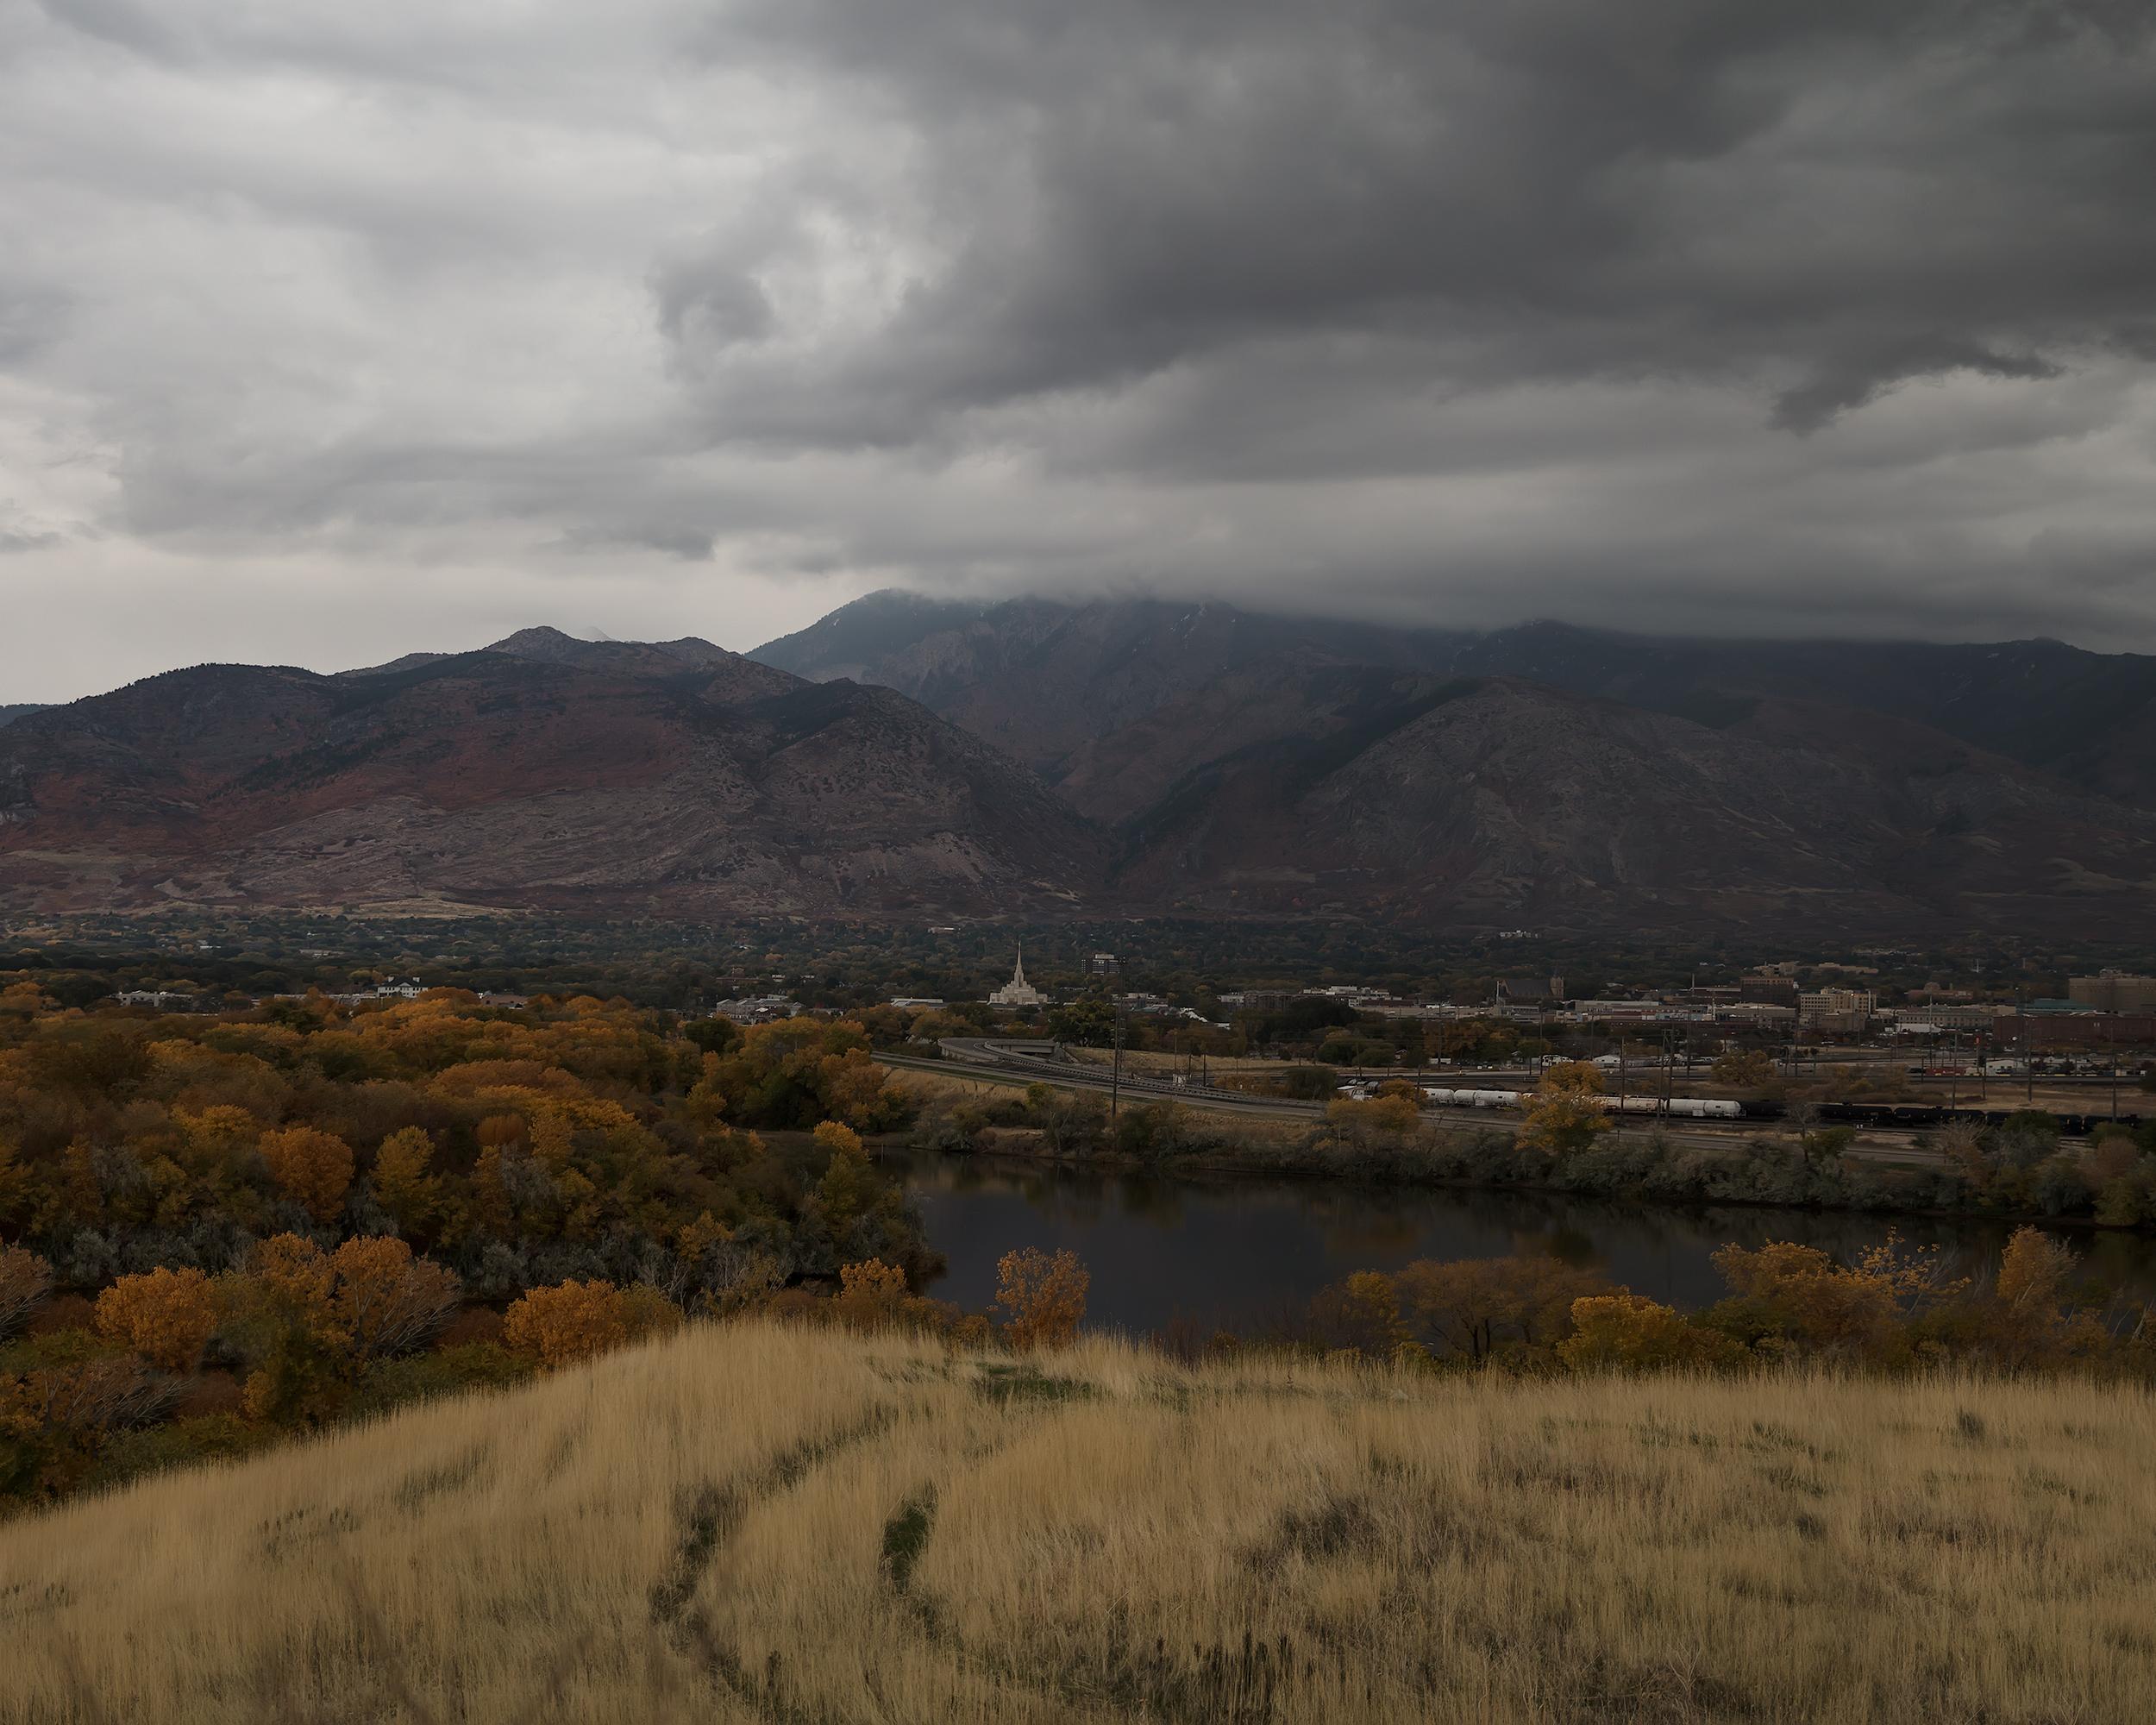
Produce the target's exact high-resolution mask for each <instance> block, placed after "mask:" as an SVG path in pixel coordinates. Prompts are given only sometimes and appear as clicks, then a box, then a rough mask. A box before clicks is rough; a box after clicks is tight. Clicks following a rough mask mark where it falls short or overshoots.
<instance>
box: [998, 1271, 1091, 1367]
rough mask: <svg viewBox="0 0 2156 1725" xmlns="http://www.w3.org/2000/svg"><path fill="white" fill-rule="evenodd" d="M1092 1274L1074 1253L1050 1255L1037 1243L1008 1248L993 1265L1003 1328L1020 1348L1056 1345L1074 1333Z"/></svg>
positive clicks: (1079, 1321) (1084, 1304)
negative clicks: (1017, 1249)
mask: <svg viewBox="0 0 2156 1725" xmlns="http://www.w3.org/2000/svg"><path fill="white" fill-rule="evenodd" d="M1092 1285H1093V1278H1092V1277H1090V1276H1088V1275H1087V1273H1086V1267H1085V1265H1084V1264H1081V1263H1080V1262H1079V1261H1078V1256H1077V1254H1076V1253H1075V1252H1073V1251H1058V1252H1056V1254H1055V1256H1053V1257H1052V1258H1051V1257H1050V1255H1049V1254H1048V1253H1046V1252H1044V1251H1041V1250H1040V1249H1039V1248H1038V1247H1037V1246H1027V1247H1026V1248H1025V1250H1024V1251H1010V1252H1006V1253H1005V1254H1004V1255H1003V1257H1002V1258H1000V1259H999V1260H998V1261H997V1264H996V1297H995V1303H996V1306H997V1308H998V1309H999V1310H1000V1311H1002V1312H1003V1313H1004V1314H1006V1315H1005V1319H1004V1326H1003V1327H1004V1333H1005V1334H1006V1335H1007V1336H1009V1337H1010V1339H1011V1340H1012V1344H1013V1345H1014V1346H1018V1347H1025V1348H1030V1347H1058V1346H1062V1345H1063V1344H1065V1343H1067V1342H1069V1341H1070V1340H1071V1339H1073V1338H1074V1337H1075V1336H1076V1335H1077V1333H1078V1326H1079V1325H1080V1323H1081V1322H1082V1321H1083V1320H1084V1319H1085V1315H1086V1292H1087V1289H1089V1288H1090V1287H1091V1286H1092Z"/></svg>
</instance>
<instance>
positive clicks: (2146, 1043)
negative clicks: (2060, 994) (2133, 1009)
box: [1992, 1011, 2156, 1057]
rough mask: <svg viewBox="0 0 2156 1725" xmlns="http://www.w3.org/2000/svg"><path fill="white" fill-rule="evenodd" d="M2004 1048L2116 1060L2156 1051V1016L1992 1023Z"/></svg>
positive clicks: (2041, 1017) (2057, 1016) (2027, 1017)
mask: <svg viewBox="0 0 2156 1725" xmlns="http://www.w3.org/2000/svg"><path fill="white" fill-rule="evenodd" d="M1992 1036H1993V1038H1994V1039H1995V1040H1996V1043H1997V1044H1998V1045H1999V1046H2000V1047H2001V1048H2019V1049H2046V1048H2085V1049H2089V1050H2091V1051H2094V1052H2095V1053H2096V1054H2097V1055H2098V1056H2099V1057H2102V1056H2103V1053H2104V1051H2106V1050H2107V1049H2108V1050H2109V1051H2112V1056H2113V1057H2117V1055H2118V1054H2120V1053H2121V1052H2122V1051H2126V1050H2128V1049H2133V1050H2145V1049H2148V1048H2151V1047H2156V1013H2091V1012H2085V1011H2084V1012H2078V1013H2034V1012H2031V1013H2015V1014H2012V1015H2009V1017H2006V1018H2002V1019H1993V1020H1992Z"/></svg>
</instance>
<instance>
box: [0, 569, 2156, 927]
mask: <svg viewBox="0 0 2156 1725" xmlns="http://www.w3.org/2000/svg"><path fill="white" fill-rule="evenodd" d="M168 903H185V904H190V905H208V906H216V905H229V906H241V905H265V906H339V907H343V908H349V909H355V910H373V911H388V910H393V909H394V910H417V909H423V908H425V909H438V910H452V909H465V908H499V909H511V908H523V907H537V908H545V909H553V910H561V911H570V912H578V913H588V914H592V915H623V914H645V913H665V914H669V915H681V916H690V917H712V918H716V917H724V916H734V915H749V914H761V913H793V914H809V915H857V916H863V917H894V916H911V915H915V914H919V913H1016V914H1023V915H1028V916H1041V915H1049V914H1054V913H1058V912H1062V911H1077V910H1087V911H1119V912H1132V913H1138V912H1152V913H1169V912H1172V913H1186V914H1191V915H1200V916H1208V917H1215V916H1239V915H1259V916H1267V917H1273V916H1296V915H1311V914H1351V915H1360V916H1366V917H1371V918H1378V919H1398V920H1401V921H1404V922H1407V923H1410V924H1413V925H1416V926H1418V927H1424V928H1429V927H1445V926H1458V927H1462V928H1463V929H1473V928H1487V927H1489V926H1493V925H1502V926H1511V925H1520V924H1530V925H1540V926H1545V927H1550V928H1553V929H1555V928H1562V929H1579V930H1615V929H1638V930H1656V931H1673V930H1688V929H1689V930H1694V931H1706V930H1709V929H1714V930H1727V931H1741V930H1748V929H1751V930H1760V931H1768V930H1773V931H1783V932H1796V931H1814V932H1835V933H1847V934H1857V933H1866V932H1878V933H1882V934H1886V933H1897V932H1898V933H1913V932H1923V933H1927V934H1946V933H1952V932H1954V931H1965V930H1979V929H1982V930H1994V931H2029V932H2038V931H2041V932H2045V933H2050V934H2057V935H2064V936H2069V937H2083V938H2096V939H2100V938H2147V937H2149V936H2150V935H2152V934H2156V659H2151V658H2148V657H2144V656H2140V655H2107V654H2097V653H2090V652H2086V651H2084V650H2082V649H2076V648H2073V647H2070V646H2066V645H2064V644H2062V643H2057V642H2051V641H2029V642H2015V643H2002V644H1991V645H1937V644H1927V643H1846V642H1787V641H1783V642H1716V641H1706V640H1683V639H1672V638H1666V637H1645V636H1626V635H1623V634H1618V633H1612V632H1606V631H1595V630H1582V629H1575V628H1570V627H1567V626H1565V625H1563V624H1550V623H1542V624H1528V625H1525V626H1523V627H1520V628H1517V629H1512V630H1500V631H1495V632H1490V633H1476V632H1470V631H1464V630H1446V629H1441V628H1429V629H1415V628H1395V627H1388V626H1380V625H1376V624H1368V623H1357V622H1350V621H1338V620H1332V619H1326V618H1288V617H1279V616H1270V615H1266V614H1263V613H1257V612H1247V611H1244V610H1241V609H1239V608H1237V607H1235V606H1232V605H1220V604H1207V605H1175V604H1169V603H1166V602H1161V601H1152V600H1131V599H1123V600H1098V601H1093V602H1086V603H1068V602H1060V601H1056V600H1050V599H1014V600H1008V601H1003V602H999V603H993V604H982V605H971V604H962V603H956V602H952V601H946V600H936V599H925V598H922V597H919V596H917V595H912V594H906V593H878V594H873V595H870V596H869V597H868V598H866V599H861V600H857V601H856V602H855V603H853V604H851V605H846V606H844V607H843V608H841V609H840V610H838V611H836V612H832V613H831V614H830V616H828V617H826V618H823V619H822V620H820V621H819V622H818V623H816V624H812V626H811V627H809V628H808V629H806V630H802V631H800V632H799V633H798V634H795V635H792V636H788V637H784V638H783V639H780V640H778V641H774V642H771V643H768V644H767V645H765V646H763V647H761V648H759V649H756V650H755V652H754V653H752V654H749V655H745V656H744V655H736V654H733V653H730V652H728V651H726V650H724V649H721V648H718V647H716V646H713V645H712V644H711V643H709V642H706V641H702V640H699V639H695V638H693V637H688V638H684V639H681V640H676V641H669V642H659V643H632V642H610V641H597V642H594V641H580V640H576V639H574V638H573V637H569V636H567V635H563V634H561V633H560V632H559V631H556V630H547V629H535V630H523V631H520V632H519V633H517V634H516V635H512V636H511V637H507V638H506V639H505V640H503V641H499V642H497V643H494V644H493V645H492V646H491V647H489V648H486V649H483V650H481V651H479V652H476V653H466V654H448V655H445V654H435V653H416V654H412V655H408V656H406V657H404V658H403V659H399V660H397V661H395V662H392V663H391V664H388V665H384V666H378V667H373V668H369V669H366V670H361V671H354V672H346V673H342V674H338V675H335V676H322V675H317V674H314V673H310V672H306V671H299V670H294V669H290V668H255V667H247V666H229V665H228V666H203V667H197V668H193V669H191V670H187V671H180V672H174V673H171V674H167V675H166V676H161V677H154V678H150V679H147V680H146V681H142V682H140V683H136V684H133V685H130V686H129V687H127V688H125V689H122V690H119V691H116V692H115V693H111V694H109V695H102V696H97V697H93V698H91V699H88V700H84V701H78V702H75V703H73V704H72V706H64V707H55V708H48V709H45V710H42V711H36V710H33V711H29V712H23V713H21V714H20V715H19V716H16V717H15V718H14V719H13V721H12V722H11V723H8V724H5V727H4V729H0V906H9V907H15V908H30V907H36V908H41V909H48V910H54V909H71V908H72V909H92V908H96V909H106V908H130V907H141V906H153V905H157V904H168Z"/></svg>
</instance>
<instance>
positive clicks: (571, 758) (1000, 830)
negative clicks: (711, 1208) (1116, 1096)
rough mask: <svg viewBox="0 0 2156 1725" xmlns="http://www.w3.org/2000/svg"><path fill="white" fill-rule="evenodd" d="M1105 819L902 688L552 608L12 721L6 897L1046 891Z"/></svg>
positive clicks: (222, 669) (941, 901)
mask: <svg viewBox="0 0 2156 1725" xmlns="http://www.w3.org/2000/svg"><path fill="white" fill-rule="evenodd" d="M1104 851H1105V844H1104V841H1103V839H1102V838H1101V837H1100V835H1099V834H1098V833H1097V832H1096V831H1094V828H1093V827H1092V826H1091V825H1089V824H1088V823H1087V822H1086V821H1085V820H1084V819H1081V817H1080V816H1078V815H1077V814H1076V813H1075V812H1073V811H1072V810H1071V809H1069V807H1068V806H1066V805H1065V804H1064V803H1063V802H1062V801H1061V800H1059V799H1058V798H1057V797H1056V795H1055V794H1054V793H1052V792H1051V791H1050V789H1049V788H1048V787H1046V786H1045V785H1044V783H1043V782H1042V781H1040V780H1039V779H1038V778H1037V776H1036V775H1033V774H1031V773H1029V772H1027V771H1026V770H1025V768H1021V767H1019V766H1018V765H1017V764H1015V763H1014V762H1011V761H1010V760H1008V759H1007V758H1006V757H1005V756H1002V755H1000V754H999V753H997V752H996V751H995V750H993V749H990V748H988V747H987V746H986V745H985V744H983V743H980V742H979V741H978V740H976V739H975V738H974V737H971V736H970V735H968V733H967V732H965V731H962V730H960V729H959V728H958V727H956V726H955V725H952V724H949V723H947V722H946V721H944V720H943V719H940V718H937V717H936V715H935V714H933V713H932V712H929V711H928V710H927V709H926V708H924V707H923V706H920V705H919V704H918V703H916V702H914V701H912V700H909V699H906V697H904V696H903V695H900V694H899V693H896V692H895V691H893V690H891V689H888V688H881V687H868V686H864V685H861V684H856V683H849V682H830V683H817V682H813V681H809V680H807V679H805V678H802V677H798V676H794V675H792V674H788V673H787V672H785V671H782V670H778V669H775V668H772V667H770V666H768V665H764V664H761V663H759V662H756V661H755V660H752V659H747V658H743V657H741V656H740V655H736V654H732V653H728V652H725V651H724V650H723V649H719V648H717V647H714V646H712V645H711V643H709V642H705V641H680V642H671V643H662V644H661V643H611V642H604V643H603V642H580V641H575V640H573V639H572V638H571V637H567V636H566V635H561V634H560V633H558V632H557V631H555V630H524V631H523V632H521V633H519V634H517V635H513V636H511V637H509V638H508V639H507V640H505V641H501V642H497V643H495V644H494V645H493V646H492V647H489V648H487V649H484V650H482V651H479V652H476V653H465V654H456V655H436V654H417V655H411V657H408V658H405V659H402V660H399V661H398V662H395V663H393V664H391V665H385V666H379V667H376V668H372V669H369V670H364V671H353V672H346V673H343V674H340V675H336V676H321V675H317V674H314V673H312V672H310V671H302V670H295V669H291V668H263V667H255V666H247V665H204V666H197V667H196V668H192V669H190V670H185V671H175V672H172V673H169V674H166V675H163V676H158V677H151V678H148V679H146V680H145V681H141V682H138V683H134V684H130V685H129V686H128V687H126V688H123V689H120V690H117V691H116V692H115V693H111V694H107V695H99V696H95V697H92V698H91V699H87V700H80V701H77V702H75V703H73V704H72V706H63V707H53V708H49V709H47V710H46V711H44V712H34V713H31V714H28V715H27V716H25V717H23V718H18V719H16V721H15V722H14V723H13V724H9V725H8V726H7V727H6V728H5V729H4V730H0V905H6V906H14V907H17V908H23V907H32V906H34V907H38V908H42V909H47V910H89V909H111V908H121V909H126V908H139V907H143V906H155V905H159V904H186V905H198V906H212V907H214V906H321V907H329V906H337V907H342V908H348V909H356V910H368V911H377V912H390V911H401V912H427V911H444V910H457V909H501V910H510V909H523V908H541V909H548V910H557V911H564V912H572V913H588V914H592V915H605V916H617V915H624V914H647V913H663V914H667V915H675V916H688V917H723V916H734V915H753V914H761V913H827V914H828V913H859V914H864V915H877V914H883V913H897V912H901V911H904V912H910V911H912V910H914V909H916V908H918V907H919V906H924V905H930V906H941V905H945V904H950V905H959V906H971V905H975V904H979V903H983V902H989V901H993V902H996V903H999V904H1007V905H1010V906H1013V907H1014V908H1020V909H1027V910H1033V911H1040V910H1044V909H1047V908H1052V907H1055V906H1063V905H1067V904H1069V903H1071V902H1073V901H1075V895H1076V894H1078V893H1079V892H1081V890H1083V889H1085V888H1089V887H1091V886H1092V885H1093V883H1094V881H1096V880H1097V879H1098V877H1099V875H1100V862H1101V859H1102V856H1103V855H1104Z"/></svg>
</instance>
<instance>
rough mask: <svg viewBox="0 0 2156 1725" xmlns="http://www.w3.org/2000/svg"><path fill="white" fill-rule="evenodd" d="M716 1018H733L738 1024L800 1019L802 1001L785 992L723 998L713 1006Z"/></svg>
mask: <svg viewBox="0 0 2156 1725" xmlns="http://www.w3.org/2000/svg"><path fill="white" fill-rule="evenodd" d="M711 1016H712V1017H713V1018H715V1019H732V1020H733V1021H734V1022H735V1023H736V1024H737V1025H757V1024H769V1023H771V1022H773V1021H774V1019H798V1018H799V1017H800V1016H801V1003H800V1002H799V1000H789V999H788V998H787V996H786V995H784V994H750V995H746V996H744V997H743V998H742V999H740V1000H721V1001H720V1002H719V1003H718V1005H717V1006H715V1007H712V1008H711Z"/></svg>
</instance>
